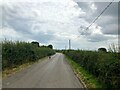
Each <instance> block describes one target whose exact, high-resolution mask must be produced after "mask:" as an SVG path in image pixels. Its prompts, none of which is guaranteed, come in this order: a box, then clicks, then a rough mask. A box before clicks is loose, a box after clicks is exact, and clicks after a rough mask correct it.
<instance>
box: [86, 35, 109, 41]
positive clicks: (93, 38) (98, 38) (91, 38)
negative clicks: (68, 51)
mask: <svg viewBox="0 0 120 90" xmlns="http://www.w3.org/2000/svg"><path fill="white" fill-rule="evenodd" d="M87 38H88V41H89V42H101V41H106V40H108V39H109V38H110V37H107V36H104V35H101V34H95V35H90V36H88V37H87Z"/></svg>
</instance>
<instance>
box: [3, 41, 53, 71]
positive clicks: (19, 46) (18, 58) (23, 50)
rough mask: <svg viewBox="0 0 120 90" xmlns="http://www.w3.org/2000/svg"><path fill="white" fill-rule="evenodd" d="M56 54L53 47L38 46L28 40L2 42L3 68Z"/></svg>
mask: <svg viewBox="0 0 120 90" xmlns="http://www.w3.org/2000/svg"><path fill="white" fill-rule="evenodd" d="M53 54H55V51H54V50H53V49H50V48H47V47H36V45H33V44H32V43H27V42H19V41H17V42H12V41H4V42H2V69H3V70H4V69H6V68H13V67H16V66H17V65H21V64H23V63H27V62H34V61H37V60H38V59H40V58H43V57H45V56H48V55H53Z"/></svg>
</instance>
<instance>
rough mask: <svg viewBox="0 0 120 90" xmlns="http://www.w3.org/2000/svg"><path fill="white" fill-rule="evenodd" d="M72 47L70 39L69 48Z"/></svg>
mask: <svg viewBox="0 0 120 90" xmlns="http://www.w3.org/2000/svg"><path fill="white" fill-rule="evenodd" d="M70 49H71V41H70V39H69V50H70Z"/></svg>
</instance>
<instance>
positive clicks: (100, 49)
mask: <svg viewBox="0 0 120 90" xmlns="http://www.w3.org/2000/svg"><path fill="white" fill-rule="evenodd" d="M98 51H99V52H101V51H102V52H107V50H106V48H99V49H98Z"/></svg>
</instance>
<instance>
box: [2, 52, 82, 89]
mask: <svg viewBox="0 0 120 90" xmlns="http://www.w3.org/2000/svg"><path fill="white" fill-rule="evenodd" d="M3 88H83V86H82V84H81V83H80V82H79V80H78V78H77V77H76V76H75V74H74V73H73V71H72V69H71V67H70V66H69V64H68V63H67V62H66V59H65V57H64V55H63V54H61V53H57V54H55V55H53V56H52V57H51V59H48V58H45V60H43V61H41V62H38V63H35V64H33V65H32V66H31V67H28V68H26V69H24V70H22V71H20V72H19V73H16V74H14V75H11V76H10V77H7V78H4V79H3Z"/></svg>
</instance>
